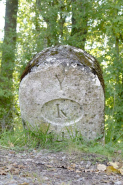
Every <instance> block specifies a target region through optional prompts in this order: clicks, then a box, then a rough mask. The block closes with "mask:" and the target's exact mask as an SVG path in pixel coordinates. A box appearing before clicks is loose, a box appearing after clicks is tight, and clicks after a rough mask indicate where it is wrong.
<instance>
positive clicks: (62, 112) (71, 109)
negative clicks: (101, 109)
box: [41, 99, 83, 126]
mask: <svg viewBox="0 0 123 185" xmlns="http://www.w3.org/2000/svg"><path fill="white" fill-rule="evenodd" d="M41 114H42V117H43V118H44V120H45V121H47V122H48V123H51V124H54V125H61V126H62V125H63V126H65V125H71V124H74V123H76V122H78V121H79V120H80V119H81V118H82V116H83V110H82V106H81V105H80V104H79V103H77V102H75V101H73V100H70V99H54V100H52V101H49V102H46V103H45V104H44V105H43V107H42V108H41Z"/></svg>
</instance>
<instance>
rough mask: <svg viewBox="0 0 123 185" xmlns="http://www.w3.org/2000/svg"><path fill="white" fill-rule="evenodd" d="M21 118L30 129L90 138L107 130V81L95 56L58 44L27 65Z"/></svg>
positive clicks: (22, 94)
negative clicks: (105, 102)
mask: <svg viewBox="0 0 123 185" xmlns="http://www.w3.org/2000/svg"><path fill="white" fill-rule="evenodd" d="M19 101H20V108H21V116H22V119H23V120H24V121H25V122H26V124H27V125H28V127H30V128H31V129H37V128H39V127H43V129H45V128H46V127H47V126H48V125H49V126H50V127H49V131H54V132H56V133H59V135H60V136H62V135H63V133H64V136H65V137H66V136H68V135H69V134H68V130H69V131H70V132H73V133H75V132H79V133H81V134H82V135H83V137H84V138H87V139H95V138H96V137H98V136H100V135H103V134H104V81H103V77H102V72H101V69H100V66H99V64H98V62H97V61H96V59H95V58H93V57H92V56H91V55H89V54H87V53H86V52H84V51H83V50H81V49H77V48H74V47H71V46H57V47H51V48H48V49H45V50H44V51H42V52H40V53H38V54H37V55H36V56H35V57H34V58H33V59H32V60H31V61H30V63H29V64H28V65H27V68H26V69H25V71H24V73H23V74H22V80H21V83H20V88H19Z"/></svg>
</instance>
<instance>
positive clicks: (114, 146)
mask: <svg viewBox="0 0 123 185" xmlns="http://www.w3.org/2000/svg"><path fill="white" fill-rule="evenodd" d="M69 134H70V133H69ZM0 147H3V148H7V149H11V150H15V151H24V150H28V151H29V150H33V149H36V150H41V149H47V150H49V151H51V152H59V151H67V152H85V153H95V154H101V155H104V156H107V157H108V158H110V157H116V158H117V157H119V158H123V154H122V153H123V143H122V142H119V143H118V142H117V143H114V142H109V143H107V144H102V143H100V142H99V141H98V140H95V141H89V142H88V141H85V140H84V139H83V138H82V136H81V135H76V136H73V135H72V134H71V135H70V137H69V139H65V138H63V139H61V140H60V139H59V136H58V135H56V134H55V135H54V134H53V133H49V134H48V131H46V132H45V133H44V132H42V131H41V130H40V131H29V130H23V129H19V128H17V129H15V130H14V131H9V132H8V131H4V132H3V133H2V134H1V135H0Z"/></svg>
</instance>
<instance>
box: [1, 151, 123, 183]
mask: <svg viewBox="0 0 123 185" xmlns="http://www.w3.org/2000/svg"><path fill="white" fill-rule="evenodd" d="M102 164H103V165H104V167H105V165H106V166H107V165H108V159H107V158H105V157H104V156H100V155H96V154H87V153H81V152H69V153H68V152H56V153H55V152H54V153H53V152H49V151H48V150H40V151H39V150H32V151H27V150H26V151H23V152H16V151H13V150H9V149H3V148H0V185H103V184H107V185H108V184H109V185H113V184H114V185H123V176H122V175H121V174H118V173H115V172H113V171H110V172H109V171H108V172H107V171H106V170H104V169H102V170H99V169H98V168H97V166H98V165H102Z"/></svg>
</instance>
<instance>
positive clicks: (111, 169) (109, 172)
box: [106, 166, 120, 175]
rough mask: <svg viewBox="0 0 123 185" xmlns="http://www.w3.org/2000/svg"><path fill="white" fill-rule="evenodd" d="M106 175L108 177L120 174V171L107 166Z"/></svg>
mask: <svg viewBox="0 0 123 185" xmlns="http://www.w3.org/2000/svg"><path fill="white" fill-rule="evenodd" d="M106 173H107V174H108V175H109V174H111V173H120V171H119V170H118V169H115V168H114V167H113V166H107V168H106Z"/></svg>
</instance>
